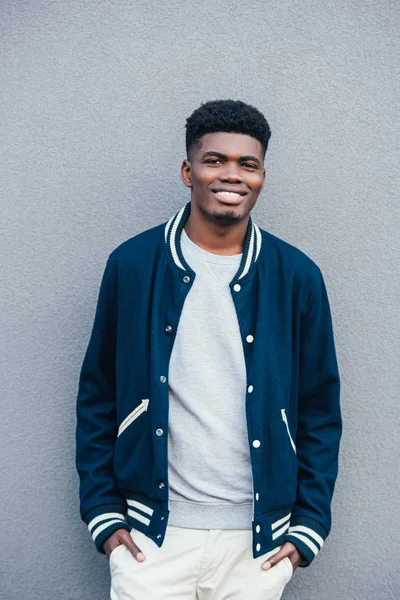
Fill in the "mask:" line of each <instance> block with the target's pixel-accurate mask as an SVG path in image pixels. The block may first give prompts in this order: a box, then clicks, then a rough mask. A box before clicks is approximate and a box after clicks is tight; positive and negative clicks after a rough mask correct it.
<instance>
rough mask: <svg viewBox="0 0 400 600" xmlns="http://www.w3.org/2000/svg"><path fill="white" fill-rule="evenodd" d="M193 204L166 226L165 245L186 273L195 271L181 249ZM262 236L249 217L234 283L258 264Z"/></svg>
mask: <svg viewBox="0 0 400 600" xmlns="http://www.w3.org/2000/svg"><path fill="white" fill-rule="evenodd" d="M190 207H191V203H190V202H188V203H187V204H186V205H185V206H184V207H183V208H181V210H180V211H179V212H177V213H175V214H174V215H173V216H172V217H171V218H170V219H169V221H168V222H167V223H166V225H165V243H166V245H167V250H168V252H169V253H170V254H171V256H172V259H173V261H174V263H175V264H176V265H177V267H179V268H180V269H183V270H184V271H193V269H192V268H191V267H190V265H188V263H187V262H186V261H185V259H184V256H183V253H182V249H181V235H182V229H183V227H184V225H185V223H186V221H187V219H188V217H189V215H190ZM261 242H262V235H261V231H260V228H259V227H258V225H256V224H255V223H254V222H253V219H252V218H251V216H249V223H248V226H247V231H246V237H245V240H244V247H243V256H242V260H241V261H240V265H239V269H238V270H237V272H236V275H235V276H234V278H233V280H232V281H237V280H239V279H242V277H244V276H245V275H247V273H248V272H249V271H250V269H251V267H252V266H253V265H254V263H255V262H256V260H257V258H258V255H259V253H260V250H261Z"/></svg>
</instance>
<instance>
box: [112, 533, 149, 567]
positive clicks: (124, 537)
mask: <svg viewBox="0 0 400 600" xmlns="http://www.w3.org/2000/svg"><path fill="white" fill-rule="evenodd" d="M121 544H123V545H124V546H126V547H127V548H128V550H129V552H130V553H131V554H132V556H133V558H135V559H136V560H137V561H139V562H142V561H144V560H145V558H146V557H145V555H144V554H143V552H142V551H141V549H140V548H139V547H138V546H137V545H136V544H135V543H134V541H133V540H132V537H131V534H130V533H129V531H127V530H126V529H117V531H114V533H112V534H111V535H110V537H109V538H107V539H106V541H105V542H104V544H103V549H104V552H105V553H106V555H107V556H108V558H110V554H111V552H112V551H113V550H115V548H116V547H117V546H120V545H121Z"/></svg>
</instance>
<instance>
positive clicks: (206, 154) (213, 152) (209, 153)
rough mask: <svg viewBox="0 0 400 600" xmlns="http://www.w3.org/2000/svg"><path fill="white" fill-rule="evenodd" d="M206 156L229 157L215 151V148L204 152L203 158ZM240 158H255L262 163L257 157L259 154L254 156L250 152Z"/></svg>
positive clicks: (254, 159)
mask: <svg viewBox="0 0 400 600" xmlns="http://www.w3.org/2000/svg"><path fill="white" fill-rule="evenodd" d="M206 156H218V158H223V159H226V158H227V156H226V154H222V153H221V152H215V151H213V150H209V151H208V152H205V153H204V154H203V156H202V158H206ZM239 160H241V161H245V160H253V161H254V162H256V163H257V164H258V165H261V163H260V160H259V159H258V158H257V156H252V155H251V154H248V155H247V156H241V157H240V158H239Z"/></svg>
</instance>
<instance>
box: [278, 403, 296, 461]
mask: <svg viewBox="0 0 400 600" xmlns="http://www.w3.org/2000/svg"><path fill="white" fill-rule="evenodd" d="M281 414H282V421H283V422H284V423H285V425H286V431H287V434H288V436H289V440H290V443H291V444H292V448H293V450H294V452H295V454H296V444H295V443H294V441H293V438H292V436H291V434H290V429H289V423H288V420H287V416H286V411H285V409H284V408H282V409H281Z"/></svg>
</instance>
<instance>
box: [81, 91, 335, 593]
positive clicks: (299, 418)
mask: <svg viewBox="0 0 400 600" xmlns="http://www.w3.org/2000/svg"><path fill="white" fill-rule="evenodd" d="M269 138H270V128H269V125H268V123H267V121H266V119H265V117H264V116H263V115H262V114H261V113H260V112H259V111H258V110H257V109H256V108H254V107H253V106H250V105H248V104H245V103H244V102H241V101H233V100H216V101H211V102H207V103H205V104H202V105H201V106H200V107H199V108H198V109H197V110H195V111H194V112H193V114H192V115H191V116H190V117H189V118H188V119H187V123H186V149H187V158H186V159H185V160H184V161H183V163H182V167H181V178H182V181H183V183H184V184H185V185H186V186H187V187H188V188H190V190H191V196H190V202H188V203H187V204H186V205H185V206H183V207H182V209H181V210H179V212H177V213H176V214H175V215H173V216H172V217H171V218H170V219H169V220H168V221H167V222H166V223H162V224H161V225H157V226H156V227H153V228H151V229H149V230H147V231H144V232H142V233H140V234H139V235H136V236H135V237H133V238H130V239H129V240H127V241H125V242H124V243H122V244H121V245H120V246H118V247H117V248H116V249H115V250H113V252H111V254H110V256H109V257H108V260H107V265H106V268H105V271H104V275H103V279H102V283H101V287H100V293H99V298H98V305H97V310H96V315H95V320H94V325H93V330H92V334H91V337H90V341H89V345H88V348H87V351H86V355H85V358H84V361H83V365H82V369H81V374H80V381H79V390H78V398H77V416H78V423H77V468H78V472H79V475H80V479H81V485H80V500H81V516H82V518H83V520H84V521H85V522H86V524H87V525H88V527H89V531H90V533H91V535H92V537H93V540H94V542H95V544H96V546H97V548H98V550H99V551H100V552H103V553H106V554H107V556H109V559H110V570H111V598H112V600H122V599H124V600H128V599H129V600H156V599H157V600H158V599H161V598H163V599H164V600H165V599H171V600H172V599H174V600H175V599H177V598H182V599H183V598H185V599H186V598H187V599H188V600H189V599H192V600H195V599H197V600H211V599H212V600H224V599H227V598H232V599H238V600H239V599H241V600H243V599H246V600H247V599H249V600H261V599H262V600H278V599H279V598H281V595H282V593H283V589H284V588H285V586H286V584H287V583H288V581H289V580H290V578H291V576H292V574H293V572H294V570H295V569H296V568H297V567H298V566H308V565H309V564H310V563H311V561H312V560H313V558H314V557H315V556H316V555H317V553H318V551H319V550H320V549H321V547H322V545H323V543H324V540H325V539H326V537H327V535H328V534H329V531H330V528H331V512H330V505H331V499H332V495H333V491H334V486H335V480H336V476H337V468H338V451H339V443H340V437H341V428H342V423H341V413H340V402H339V395H340V394H339V390H340V381H339V372H338V365H337V360H336V353H335V346H334V337H333V330H332V320H331V314H330V306H329V301H328V296H327V291H326V287H325V283H324V279H323V276H322V273H321V271H320V269H319V267H318V266H317V265H316V264H315V263H314V262H313V261H312V260H311V259H310V258H309V257H308V256H307V255H306V254H304V253H303V252H302V251H301V250H299V249H297V248H295V247H294V246H292V245H290V244H288V243H287V242H285V241H283V240H281V239H279V238H277V237H276V236H274V235H272V234H271V233H269V232H267V231H265V230H263V229H261V228H260V227H259V226H258V225H256V224H255V223H254V222H253V219H252V217H251V215H250V213H251V210H252V208H253V207H254V205H255V203H256V202H257V199H258V196H259V194H260V192H261V190H262V189H263V186H264V183H265V168H264V157H265V152H266V150H267V146H268V141H269Z"/></svg>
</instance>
